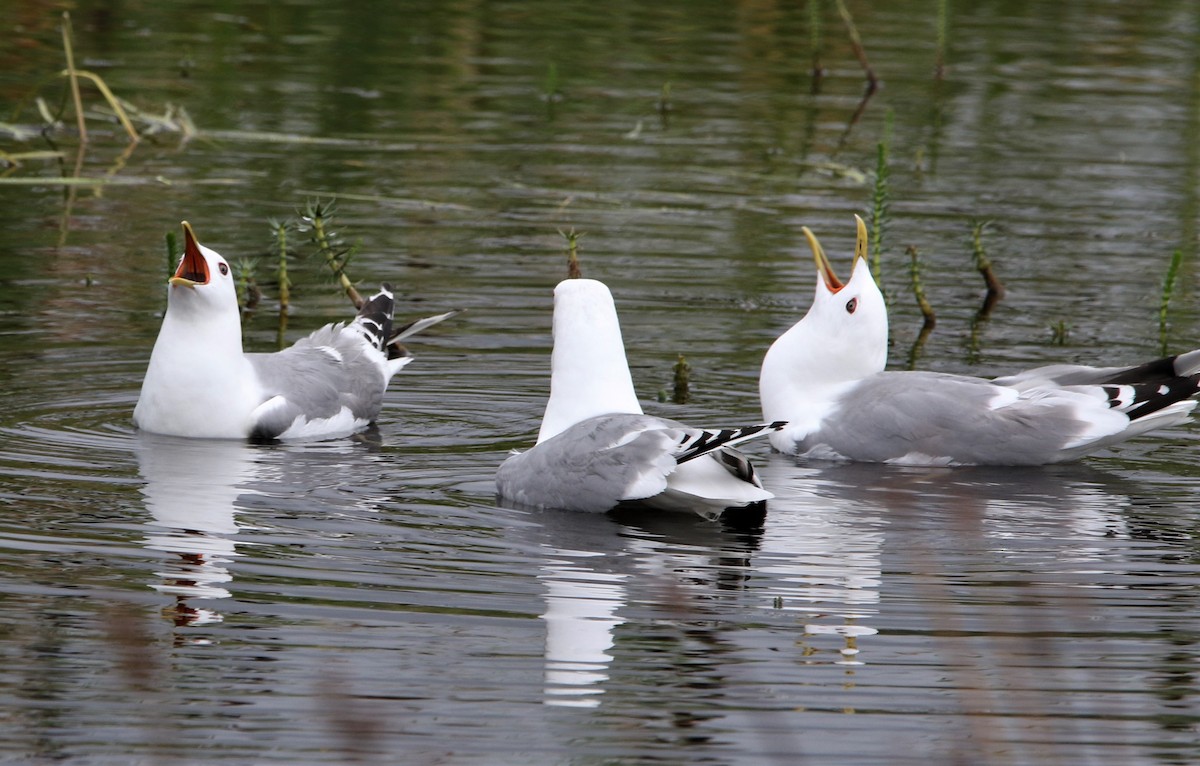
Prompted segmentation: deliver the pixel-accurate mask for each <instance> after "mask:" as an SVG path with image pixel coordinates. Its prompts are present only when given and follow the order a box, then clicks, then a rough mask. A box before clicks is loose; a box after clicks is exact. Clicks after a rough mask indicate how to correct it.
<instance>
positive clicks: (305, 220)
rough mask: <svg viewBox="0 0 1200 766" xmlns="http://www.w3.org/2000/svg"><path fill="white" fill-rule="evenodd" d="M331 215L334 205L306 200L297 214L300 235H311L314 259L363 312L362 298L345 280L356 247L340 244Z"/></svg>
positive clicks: (348, 279) (348, 281)
mask: <svg viewBox="0 0 1200 766" xmlns="http://www.w3.org/2000/svg"><path fill="white" fill-rule="evenodd" d="M333 211H334V203H333V202H321V201H320V200H315V201H314V200H309V201H308V202H307V203H306V204H305V206H304V210H302V211H301V212H300V221H301V224H300V227H299V228H300V230H301V231H305V230H307V231H309V232H311V239H312V242H313V244H315V245H316V246H317V255H318V256H319V257H320V258H321V259H322V260H323V261H324V262H325V265H327V266H329V268H330V270H332V271H333V276H334V279H335V280H336V281H337V283H338V284H339V285H341V287H342V290H343V291H344V292H345V293H346V297H348V298H349V299H350V301H351V302H352V303H353V304H354V308H356V309H359V308H362V305H363V297H362V295H360V294H359V292H358V289H357V288H355V287H354V283H353V282H351V281H350V277H348V276H346V267H347V266H348V265H349V264H350V260H351V259H352V258H353V257H354V254H355V253H356V252H357V247H355V246H353V245H345V244H343V242H342V241H341V238H340V237H339V236H338V234H337V232H336V231H334V230H333V229H332V228H331V227H332V224H333Z"/></svg>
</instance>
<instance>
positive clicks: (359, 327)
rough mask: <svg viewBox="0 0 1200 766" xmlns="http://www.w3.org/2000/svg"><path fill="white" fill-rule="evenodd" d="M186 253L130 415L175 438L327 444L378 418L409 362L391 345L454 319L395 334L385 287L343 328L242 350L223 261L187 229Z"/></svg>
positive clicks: (439, 318)
mask: <svg viewBox="0 0 1200 766" xmlns="http://www.w3.org/2000/svg"><path fill="white" fill-rule="evenodd" d="M183 232H184V252H183V256H182V257H181V258H180V261H179V267H178V268H177V269H176V271H175V274H174V276H172V277H171V278H170V280H168V284H167V311H166V314H165V316H164V317H163V323H162V328H161V329H160V330H159V334H158V339H157V340H156V341H155V343H154V349H153V351H152V352H151V354H150V363H149V365H148V367H147V370H146V376H145V378H144V379H143V381H142V391H141V395H140V396H139V397H138V402H137V406H136V407H135V408H134V411H133V420H134V423H135V425H137V426H138V428H140V429H143V430H145V431H150V432H153V433H160V434H168V435H172V436H186V437H196V438H224V439H245V438H253V439H261V440H269V439H287V440H297V439H323V438H335V437H339V436H345V435H348V434H351V433H354V432H355V431H359V430H361V429H363V428H365V427H366V426H367V425H369V424H370V423H371V422H372V421H373V420H374V419H375V417H376V416H377V415H378V414H379V411H380V408H381V407H382V404H383V393H384V391H385V389H386V388H387V385H388V382H389V381H390V380H391V378H392V376H393V375H395V374H396V373H397V372H399V371H400V369H401V368H403V367H404V366H405V365H406V364H408V363H409V362H411V361H412V357H410V356H407V355H403V353H402V352H400V351H397V350H396V349H398V347H395V346H392V347H390V344H392V343H394V342H395V341H397V340H399V338H401V337H405V336H407V335H411V334H413V333H415V332H417V331H419V330H421V329H424V328H425V327H428V326H429V325H431V324H435V323H436V322H440V321H442V320H443V319H446V318H448V317H450V316H453V315H454V314H455V313H457V312H449V313H446V314H441V315H438V316H436V317H429V318H427V319H424V320H420V321H419V322H416V323H414V324H413V325H410V326H409V327H407V328H405V330H404V331H402V332H401V333H400V334H399V335H396V336H392V333H391V329H392V311H393V305H394V301H393V297H392V293H391V290H390V289H389V288H388V287H387V286H386V285H385V286H384V287H383V289H381V290H380V292H379V293H377V294H376V295H375V296H373V297H372V298H370V299H369V300H367V301H366V302H365V303H364V304H363V306H362V309H361V310H360V311H359V313H358V316H357V317H355V319H354V320H353V321H352V322H350V323H348V324H332V325H326V326H325V327H322V328H321V329H319V330H317V331H315V332H313V333H312V334H311V335H309V336H308V337H305V338H302V339H300V340H299V341H297V342H296V344H295V345H293V346H292V347H291V348H288V349H285V350H283V351H280V352H277V353H270V354H261V353H244V352H243V350H242V326H241V312H240V310H239V308H238V303H237V291H236V289H235V286H234V279H233V274H232V272H231V269H230V268H229V264H228V263H227V262H226V261H225V259H224V258H222V257H221V255H220V254H219V253H217V252H216V251H214V250H211V249H209V248H207V247H205V246H203V245H201V244H200V243H199V242H198V241H197V240H196V237H195V234H194V233H193V231H192V227H191V226H189V225H188V224H187V222H184V224H183Z"/></svg>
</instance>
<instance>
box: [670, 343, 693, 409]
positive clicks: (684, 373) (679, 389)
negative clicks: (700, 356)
mask: <svg viewBox="0 0 1200 766" xmlns="http://www.w3.org/2000/svg"><path fill="white" fill-rule="evenodd" d="M691 382H692V366H691V365H690V364H688V362H687V359H685V358H684V356H683V354H680V355H679V358H678V359H677V360H676V361H675V370H674V374H673V375H672V393H671V401H672V402H674V403H675V404H687V403H688V402H689V401H690V400H691V398H692V392H691Z"/></svg>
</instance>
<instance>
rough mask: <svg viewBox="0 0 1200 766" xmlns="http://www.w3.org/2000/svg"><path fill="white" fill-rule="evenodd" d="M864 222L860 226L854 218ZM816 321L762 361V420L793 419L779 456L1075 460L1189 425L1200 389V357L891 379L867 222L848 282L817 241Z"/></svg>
mask: <svg viewBox="0 0 1200 766" xmlns="http://www.w3.org/2000/svg"><path fill="white" fill-rule="evenodd" d="M856 218H857V217H856ZM804 233H805V236H806V237H807V238H808V241H809V244H810V246H811V247H812V250H813V255H814V258H815V259H816V263H817V273H818V279H817V287H816V294H815V296H814V298H813V303H812V306H811V307H810V308H809V310H808V313H807V314H806V315H805V316H804V317H803V318H802V319H801V320H800V321H799V322H797V323H796V324H795V325H793V326H792V327H791V328H790V329H789V330H788V331H787V332H785V333H784V334H783V335H782V336H780V337H779V338H778V339H777V340H776V341H775V343H774V344H772V346H771V348H770V349H769V350H768V351H767V354H766V356H765V357H764V359H763V364H762V370H761V372H760V375H759V395H760V400H761V403H762V408H763V417H764V418H765V419H768V420H787V421H789V425H788V427H787V428H785V429H783V430H782V431H780V432H778V433H774V434H772V435H771V443H772V444H773V445H774V446H775V447H776V448H777V449H779V450H780V451H782V452H787V453H792V454H798V455H803V456H808V457H814V458H825V459H843V460H860V461H870V462H889V463H903V464H922V465H984V464H990V465H1018V464H1024V465H1040V464H1045V463H1057V462H1061V461H1065V460H1074V459H1076V458H1079V457H1082V456H1083V455H1086V454H1088V453H1089V452H1093V451H1095V450H1098V449H1100V448H1102V447H1105V446H1108V445H1111V444H1116V443H1118V442H1121V441H1124V440H1126V439H1129V438H1132V437H1134V436H1137V435H1139V434H1143V433H1146V432H1147V431H1151V430H1154V429H1158V428H1165V427H1167V426H1172V425H1177V424H1179V423H1183V422H1186V421H1187V420H1188V417H1189V414H1190V413H1191V411H1192V410H1193V409H1194V408H1195V406H1196V401H1195V400H1194V399H1193V397H1194V396H1196V394H1197V392H1198V391H1200V384H1198V379H1200V350H1197V351H1192V352H1189V353H1187V354H1181V355H1179V356H1174V357H1169V358H1166V359H1159V360H1157V361H1154V362H1150V363H1147V364H1143V365H1140V366H1136V367H1103V368H1100V367H1087V366H1083V365H1063V364H1058V365H1050V366H1047V367H1040V368H1037V369H1034V370H1028V371H1025V372H1022V373H1019V374H1017V375H1013V376H1009V377H1004V378H997V379H995V380H985V379H982V378H974V377H970V376H964V375H946V374H941V373H931V372H889V371H885V370H884V367H885V365H886V363H887V342H888V337H887V336H888V323H887V307H886V305H885V302H884V299H883V295H882V294H881V293H880V291H879V288H878V286H877V285H876V284H875V280H874V279H873V278H872V276H871V274H870V270H869V268H868V266H867V261H866V250H867V232H866V226H865V225H864V224H863V222H862V219H858V238H857V245H856V248H855V249H856V253H855V259H854V267H853V273H852V276H851V277H850V280H849V281H847V282H846V283H844V284H843V283H842V282H841V281H840V280H839V279H838V278H837V276H836V274H834V272H833V269H832V268H831V267H830V265H829V259H828V258H827V257H826V256H825V253H824V250H823V249H822V248H821V245H820V243H819V242H818V241H817V239H816V237H815V236H813V234H812V232H810V231H809V230H808V229H807V228H806V229H804Z"/></svg>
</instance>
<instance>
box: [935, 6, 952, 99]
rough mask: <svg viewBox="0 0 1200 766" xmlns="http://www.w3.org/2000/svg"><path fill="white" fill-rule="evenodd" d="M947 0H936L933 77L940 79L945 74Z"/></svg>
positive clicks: (947, 20)
mask: <svg viewBox="0 0 1200 766" xmlns="http://www.w3.org/2000/svg"><path fill="white" fill-rule="evenodd" d="M949 5H950V2H949V0H938V4H937V45H936V50H937V54H936V57H935V59H934V65H933V76H934V79H937V80H941V79H942V78H943V77H945V75H946V28H947V26H948V25H949V15H950V13H949V10H950V9H949Z"/></svg>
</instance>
